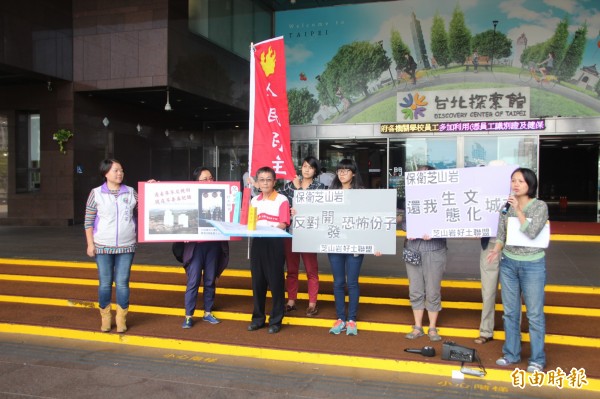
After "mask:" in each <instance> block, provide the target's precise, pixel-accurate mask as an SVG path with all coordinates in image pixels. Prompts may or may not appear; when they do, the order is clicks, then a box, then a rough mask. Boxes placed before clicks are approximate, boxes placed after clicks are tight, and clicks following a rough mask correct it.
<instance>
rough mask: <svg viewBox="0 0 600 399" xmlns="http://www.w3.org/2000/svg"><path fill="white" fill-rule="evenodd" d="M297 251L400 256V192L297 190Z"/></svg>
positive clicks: (295, 250) (295, 226)
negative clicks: (398, 235) (397, 250)
mask: <svg viewBox="0 0 600 399" xmlns="http://www.w3.org/2000/svg"><path fill="white" fill-rule="evenodd" d="M293 208H294V209H296V216H294V218H293V221H292V234H293V240H292V250H293V251H294V252H323V253H356V254H373V253H375V252H378V251H379V252H381V253H382V254H392V255H393V254H395V253H396V190H390V189H386V190H367V189H363V190H296V192H295V196H294V204H293Z"/></svg>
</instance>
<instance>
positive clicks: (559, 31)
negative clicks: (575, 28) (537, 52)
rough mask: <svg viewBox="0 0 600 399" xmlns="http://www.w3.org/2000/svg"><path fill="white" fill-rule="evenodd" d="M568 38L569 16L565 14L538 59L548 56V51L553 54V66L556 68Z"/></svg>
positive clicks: (561, 58)
mask: <svg viewBox="0 0 600 399" xmlns="http://www.w3.org/2000/svg"><path fill="white" fill-rule="evenodd" d="M568 40H569V16H568V15H566V16H565V17H564V18H563V19H562V20H561V21H560V22H559V23H558V24H557V25H556V29H555V30H554V35H552V37H551V38H550V39H548V41H547V47H546V49H545V54H543V56H542V58H540V59H538V62H539V61H543V60H545V59H546V57H547V56H548V53H553V54H554V67H555V68H556V67H557V66H559V65H560V64H561V63H562V60H563V59H564V58H565V53H566V51H567V41H568Z"/></svg>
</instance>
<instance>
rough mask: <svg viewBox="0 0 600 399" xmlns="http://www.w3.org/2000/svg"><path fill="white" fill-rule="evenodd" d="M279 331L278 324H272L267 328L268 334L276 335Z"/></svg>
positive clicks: (279, 326)
mask: <svg viewBox="0 0 600 399" xmlns="http://www.w3.org/2000/svg"><path fill="white" fill-rule="evenodd" d="M280 330H281V325H280V324H273V325H272V326H269V334H277V333H278V332H279V331H280Z"/></svg>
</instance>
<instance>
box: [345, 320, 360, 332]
mask: <svg viewBox="0 0 600 399" xmlns="http://www.w3.org/2000/svg"><path fill="white" fill-rule="evenodd" d="M346 335H358V329H357V328H356V322H355V321H354V320H350V321H349V322H348V323H346Z"/></svg>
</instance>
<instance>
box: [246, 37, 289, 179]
mask: <svg viewBox="0 0 600 399" xmlns="http://www.w3.org/2000/svg"><path fill="white" fill-rule="evenodd" d="M250 53H251V54H250V55H251V57H250V126H249V128H250V154H249V156H248V158H249V159H248V161H249V164H250V165H249V170H250V175H252V176H255V175H256V171H257V170H258V169H260V168H262V167H263V166H270V167H271V168H273V169H274V170H275V173H276V174H277V178H278V179H287V180H292V179H293V178H294V177H295V176H296V170H295V168H294V163H293V161H292V151H291V147H290V121H289V113H288V100H287V92H286V74H285V53H284V44H283V36H280V37H276V38H274V39H269V40H265V41H264V42H260V43H257V44H255V45H253V46H252V47H251V49H250Z"/></svg>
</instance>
